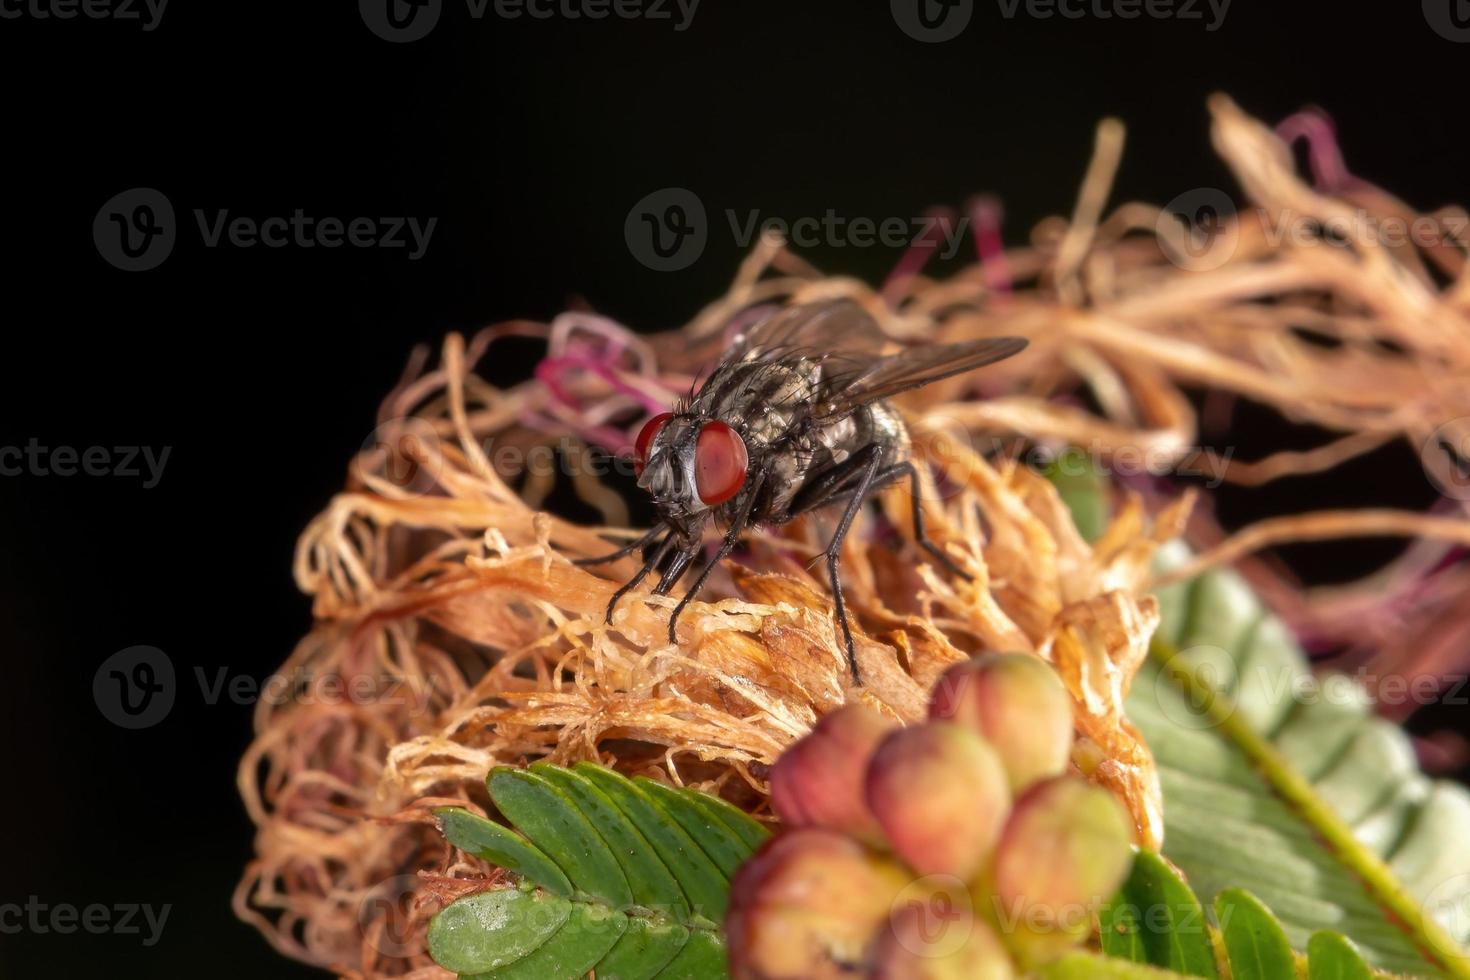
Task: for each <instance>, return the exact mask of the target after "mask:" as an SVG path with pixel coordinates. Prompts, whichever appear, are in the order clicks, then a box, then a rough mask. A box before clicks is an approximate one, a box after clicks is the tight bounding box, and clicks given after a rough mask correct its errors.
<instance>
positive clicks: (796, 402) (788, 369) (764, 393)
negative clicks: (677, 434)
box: [689, 357, 821, 455]
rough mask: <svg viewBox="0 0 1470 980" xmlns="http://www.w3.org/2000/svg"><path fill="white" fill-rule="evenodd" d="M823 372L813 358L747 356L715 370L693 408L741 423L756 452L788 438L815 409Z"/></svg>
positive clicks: (735, 424) (699, 411) (703, 413)
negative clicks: (769, 358) (797, 423)
mask: <svg viewBox="0 0 1470 980" xmlns="http://www.w3.org/2000/svg"><path fill="white" fill-rule="evenodd" d="M820 377H821V365H820V364H819V363H818V362H817V361H816V360H815V359H813V358H809V357H795V358H792V359H790V360H789V361H780V362H771V361H759V360H755V359H754V358H747V359H745V360H742V361H736V362H735V363H733V364H729V365H725V366H724V367H722V368H721V369H720V370H719V371H718V372H716V373H715V374H714V375H713V376H712V377H711V378H710V379H709V381H708V382H706V383H705V385H704V387H703V388H701V389H700V392H699V394H698V395H697V396H696V397H695V399H694V401H693V403H691V404H690V406H689V408H690V411H692V412H696V413H698V414H701V415H704V416H707V417H709V418H716V419H720V420H722V421H723V422H725V423H726V424H728V425H730V426H733V427H734V428H736V429H738V430H739V431H740V434H741V436H742V437H743V438H744V439H745V443H746V446H747V448H748V449H749V450H750V452H751V454H752V455H755V454H756V453H758V452H760V451H762V450H764V449H766V448H768V447H770V446H772V445H774V444H775V443H777V442H780V441H781V440H783V439H785V438H786V437H787V436H788V435H789V433H790V432H791V430H792V427H793V426H794V425H795V424H796V421H797V420H798V419H799V418H801V417H802V416H803V415H804V414H805V413H806V412H807V411H808V410H810V408H811V406H812V404H813V403H814V402H815V400H816V398H817V386H818V382H819V379H820Z"/></svg>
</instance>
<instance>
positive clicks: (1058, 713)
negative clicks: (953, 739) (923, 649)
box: [929, 653, 1072, 793]
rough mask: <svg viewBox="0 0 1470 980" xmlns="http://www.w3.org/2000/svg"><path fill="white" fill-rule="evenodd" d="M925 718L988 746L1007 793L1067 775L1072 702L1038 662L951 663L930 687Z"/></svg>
mask: <svg viewBox="0 0 1470 980" xmlns="http://www.w3.org/2000/svg"><path fill="white" fill-rule="evenodd" d="M929 717H930V718H933V719H941V720H945V721H952V722H954V723H955V724H957V725H962V726H964V727H965V728H968V729H970V730H971V731H973V732H975V733H977V734H979V735H981V736H982V737H984V738H985V740H986V741H988V742H989V743H990V744H991V745H993V746H994V747H995V750H996V751H997V752H999V753H1000V758H1001V762H1002V763H1004V765H1005V769H1006V774H1007V776H1008V777H1009V782H1010V787H1011V791H1012V793H1020V792H1021V791H1023V790H1024V789H1026V787H1028V786H1030V785H1031V784H1032V783H1035V782H1037V781H1038V780H1041V779H1048V778H1050V777H1052V776H1056V775H1060V774H1061V773H1063V772H1065V771H1066V768H1067V758H1068V755H1069V753H1070V752H1071V750H1072V699H1071V696H1070V695H1068V694H1067V689H1066V688H1065V687H1063V686H1062V681H1061V678H1059V677H1058V676H1057V675H1056V671H1054V670H1052V668H1051V665H1050V664H1048V663H1047V662H1046V661H1044V660H1042V659H1041V658H1040V657H1036V656H1032V655H1031V654H1015V653H1010V654H1003V653H987V654H985V655H983V656H981V657H977V658H976V659H974V660H971V661H968V662H966V663H962V664H956V665H955V666H953V667H951V668H950V669H949V670H947V671H945V672H944V675H943V676H942V677H940V679H939V683H938V684H936V685H935V687H934V691H933V693H932V694H931V695H930V699H929Z"/></svg>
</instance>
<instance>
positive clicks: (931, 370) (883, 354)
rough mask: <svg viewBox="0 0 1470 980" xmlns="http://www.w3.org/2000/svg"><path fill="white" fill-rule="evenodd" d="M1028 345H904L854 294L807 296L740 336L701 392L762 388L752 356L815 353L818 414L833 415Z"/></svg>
mask: <svg viewBox="0 0 1470 980" xmlns="http://www.w3.org/2000/svg"><path fill="white" fill-rule="evenodd" d="M1025 346H1026V341H1025V340H1024V339H1022V338H1019V337H996V338H991V339H987V340H975V341H969V342H966V343H960V344H944V345H940V346H937V347H936V346H928V347H912V348H908V349H898V344H897V342H896V341H894V340H893V339H892V338H890V337H888V335H886V334H885V333H883V331H882V329H881V328H880V327H879V326H878V324H877V323H876V322H875V321H874V320H873V318H872V317H871V316H869V315H868V313H867V311H866V310H864V309H863V308H862V307H861V306H859V305H858V304H857V303H854V302H853V301H851V300H845V299H844V300H831V301H825V302H817V303H804V304H802V305H800V306H789V307H786V308H784V309H782V310H779V311H777V312H776V313H774V314H772V315H771V316H769V317H767V318H766V319H764V320H762V321H761V322H760V323H757V324H756V325H755V326H753V327H751V328H750V329H749V330H748V331H746V332H745V334H743V335H742V336H741V337H739V338H738V339H737V340H736V342H735V344H734V346H732V347H731V349H730V350H729V352H727V353H726V354H725V356H724V357H723V358H721V359H720V363H719V365H718V366H717V367H716V368H715V371H714V373H713V374H712V375H711V376H710V379H709V381H708V382H706V384H705V387H704V389H703V390H702V391H701V396H707V397H709V398H711V399H718V398H719V397H721V393H722V392H724V391H725V389H727V388H732V389H733V388H735V387H737V386H738V387H740V388H742V389H745V390H754V389H756V388H758V387H759V385H757V384H754V383H753V381H752V375H751V365H752V363H754V364H755V365H757V367H759V365H762V364H772V365H776V364H780V363H781V362H783V361H786V360H788V359H792V358H807V359H812V360H816V361H818V362H820V364H821V366H822V372H821V375H822V376H821V382H820V390H821V398H820V400H819V402H818V404H816V405H815V406H813V407H812V410H811V414H812V416H814V417H816V418H831V417H833V416H839V415H843V414H846V413H847V412H850V411H852V410H853V409H855V408H857V407H858V406H860V405H865V404H867V403H868V402H873V401H877V400H879V399H882V398H888V397H890V396H892V395H896V394H898V393H899V392H901V391H907V390H908V389H910V388H918V387H921V386H923V385H926V384H929V383H930V382H932V381H938V380H940V379H941V378H948V377H950V376H952V375H956V374H962V373H964V372H965V371H971V370H974V369H975V368H977V367H980V366H982V365H985V364H991V363H994V362H995V361H999V360H1002V359H1004V358H1007V357H1010V356H1011V355H1012V354H1015V353H1017V352H1018V351H1020V350H1021V349H1023V348H1024V347H1025ZM889 351H892V352H891V353H889Z"/></svg>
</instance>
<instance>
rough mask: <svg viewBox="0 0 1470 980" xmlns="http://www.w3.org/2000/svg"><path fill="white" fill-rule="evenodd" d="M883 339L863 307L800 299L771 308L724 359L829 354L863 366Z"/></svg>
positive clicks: (846, 301)
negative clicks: (859, 362)
mask: <svg viewBox="0 0 1470 980" xmlns="http://www.w3.org/2000/svg"><path fill="white" fill-rule="evenodd" d="M887 343H889V340H888V337H887V336H886V335H885V334H884V333H883V331H882V330H881V329H880V328H879V327H878V324H877V323H875V322H874V321H873V318H872V317H870V316H868V313H867V311H866V310H864V309H863V308H862V307H861V306H859V305H858V304H856V303H854V302H853V301H852V300H849V299H839V300H826V301H823V302H817V303H803V304H802V305H800V306H788V307H785V308H784V309H781V310H777V311H776V312H775V313H773V314H771V315H770V316H768V317H766V318H765V319H764V320H762V321H761V322H759V323H757V324H756V325H755V326H753V327H751V328H750V329H749V330H747V331H746V332H745V333H744V334H742V335H741V336H740V338H739V339H738V340H737V341H736V343H735V346H734V347H733V348H732V349H731V350H730V352H729V354H728V355H727V356H726V357H725V360H727V361H728V360H749V359H751V358H760V359H767V358H776V357H788V356H791V355H793V354H795V355H800V356H831V357H835V358H837V359H839V360H843V361H852V362H854V363H856V362H858V361H861V362H862V363H863V365H864V366H866V365H868V364H871V363H872V361H873V360H874V359H876V358H877V357H878V356H879V354H880V352H881V351H882V350H883V346H884V345H885V344H887Z"/></svg>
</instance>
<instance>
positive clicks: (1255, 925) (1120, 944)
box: [1045, 851, 1374, 980]
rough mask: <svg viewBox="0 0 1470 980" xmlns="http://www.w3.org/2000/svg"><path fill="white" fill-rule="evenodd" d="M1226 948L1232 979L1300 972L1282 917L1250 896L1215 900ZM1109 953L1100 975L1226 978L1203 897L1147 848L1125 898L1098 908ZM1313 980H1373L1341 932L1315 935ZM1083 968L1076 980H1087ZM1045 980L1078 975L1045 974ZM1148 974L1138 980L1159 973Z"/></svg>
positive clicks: (1231, 892) (1234, 893) (1228, 894)
mask: <svg viewBox="0 0 1470 980" xmlns="http://www.w3.org/2000/svg"><path fill="white" fill-rule="evenodd" d="M1215 920H1216V921H1217V922H1218V923H1219V924H1220V927H1219V936H1220V949H1221V952H1222V953H1223V955H1224V957H1225V962H1226V963H1227V964H1228V966H1229V977H1230V978H1231V980H1294V978H1295V977H1297V976H1298V975H1299V974H1298V970H1297V966H1296V957H1295V955H1294V954H1293V953H1292V949H1291V943H1290V942H1289V941H1288V940H1287V938H1286V932H1285V930H1284V929H1283V928H1282V926H1281V922H1280V920H1278V919H1277V918H1276V916H1275V915H1274V914H1273V913H1272V912H1271V911H1270V910H1269V909H1267V908H1266V906H1265V905H1264V904H1262V903H1261V901H1260V900H1259V899H1257V898H1256V897H1255V896H1254V895H1252V894H1251V893H1250V892H1248V891H1245V890H1244V889H1240V888H1227V889H1225V890H1224V891H1222V892H1220V894H1219V895H1218V896H1216V898H1215ZM1098 922H1099V925H1100V926H1101V931H1100V938H1101V945H1102V949H1103V952H1104V953H1106V954H1107V955H1108V956H1109V957H1111V958H1112V959H1110V960H1109V961H1107V962H1108V963H1109V964H1110V965H1109V967H1108V969H1107V970H1098V971H1096V975H1098V976H1116V977H1118V978H1120V980H1123V978H1126V977H1130V976H1134V974H1130V973H1128V972H1127V971H1126V969H1125V968H1124V967H1121V966H1115V965H1112V964H1114V963H1115V962H1119V961H1128V962H1129V963H1130V964H1140V965H1143V966H1148V967H1153V968H1157V969H1160V970H1164V971H1166V974H1164V975H1167V976H1169V977H1206V978H1211V980H1214V978H1216V977H1218V976H1219V975H1220V973H1219V967H1218V966H1217V965H1216V961H1215V955H1216V952H1215V951H1216V946H1215V944H1214V942H1213V941H1212V938H1211V935H1210V927H1209V924H1208V923H1207V922H1206V920H1205V917H1204V910H1203V908H1201V906H1200V901H1199V899H1198V898H1197V897H1196V896H1195V894H1194V892H1193V891H1191V890H1190V887H1189V885H1187V884H1186V883H1185V882H1184V880H1183V879H1182V878H1180V877H1179V874H1178V873H1177V872H1176V871H1175V870H1174V869H1173V868H1172V867H1170V866H1169V864H1168V862H1167V861H1165V860H1164V859H1163V858H1161V857H1159V856H1158V855H1157V854H1154V853H1151V852H1149V851H1140V852H1139V853H1138V856H1137V858H1136V859H1135V860H1134V862H1133V868H1132V870H1131V871H1130V872H1129V875H1128V880H1127V881H1125V882H1124V883H1123V885H1122V887H1121V888H1119V889H1118V893H1117V894H1116V895H1114V896H1113V898H1112V899H1111V900H1110V901H1109V902H1108V903H1107V904H1106V905H1104V906H1103V907H1102V908H1101V909H1099V910H1098ZM1307 954H1308V962H1307V980H1372V978H1373V976H1374V974H1373V971H1372V970H1371V969H1370V968H1369V967H1368V964H1367V963H1366V962H1364V960H1363V958H1362V956H1361V955H1360V954H1359V953H1358V950H1357V947H1356V946H1354V945H1353V943H1352V942H1351V941H1349V940H1348V939H1347V938H1346V937H1344V936H1342V935H1340V934H1338V933H1335V932H1326V931H1322V932H1316V933H1313V934H1312V938H1311V940H1310V942H1309V943H1308V944H1307ZM1084 965H1085V964H1077V965H1076V966H1075V969H1077V970H1078V971H1080V972H1078V973H1077V974H1076V975H1078V976H1082V975H1085V970H1084V969H1083V967H1084ZM1045 975H1046V976H1053V975H1056V976H1070V975H1071V974H1067V973H1061V974H1052V973H1046V974H1045ZM1154 975H1155V974H1151V973H1143V974H1138V976H1140V977H1143V976H1154Z"/></svg>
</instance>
